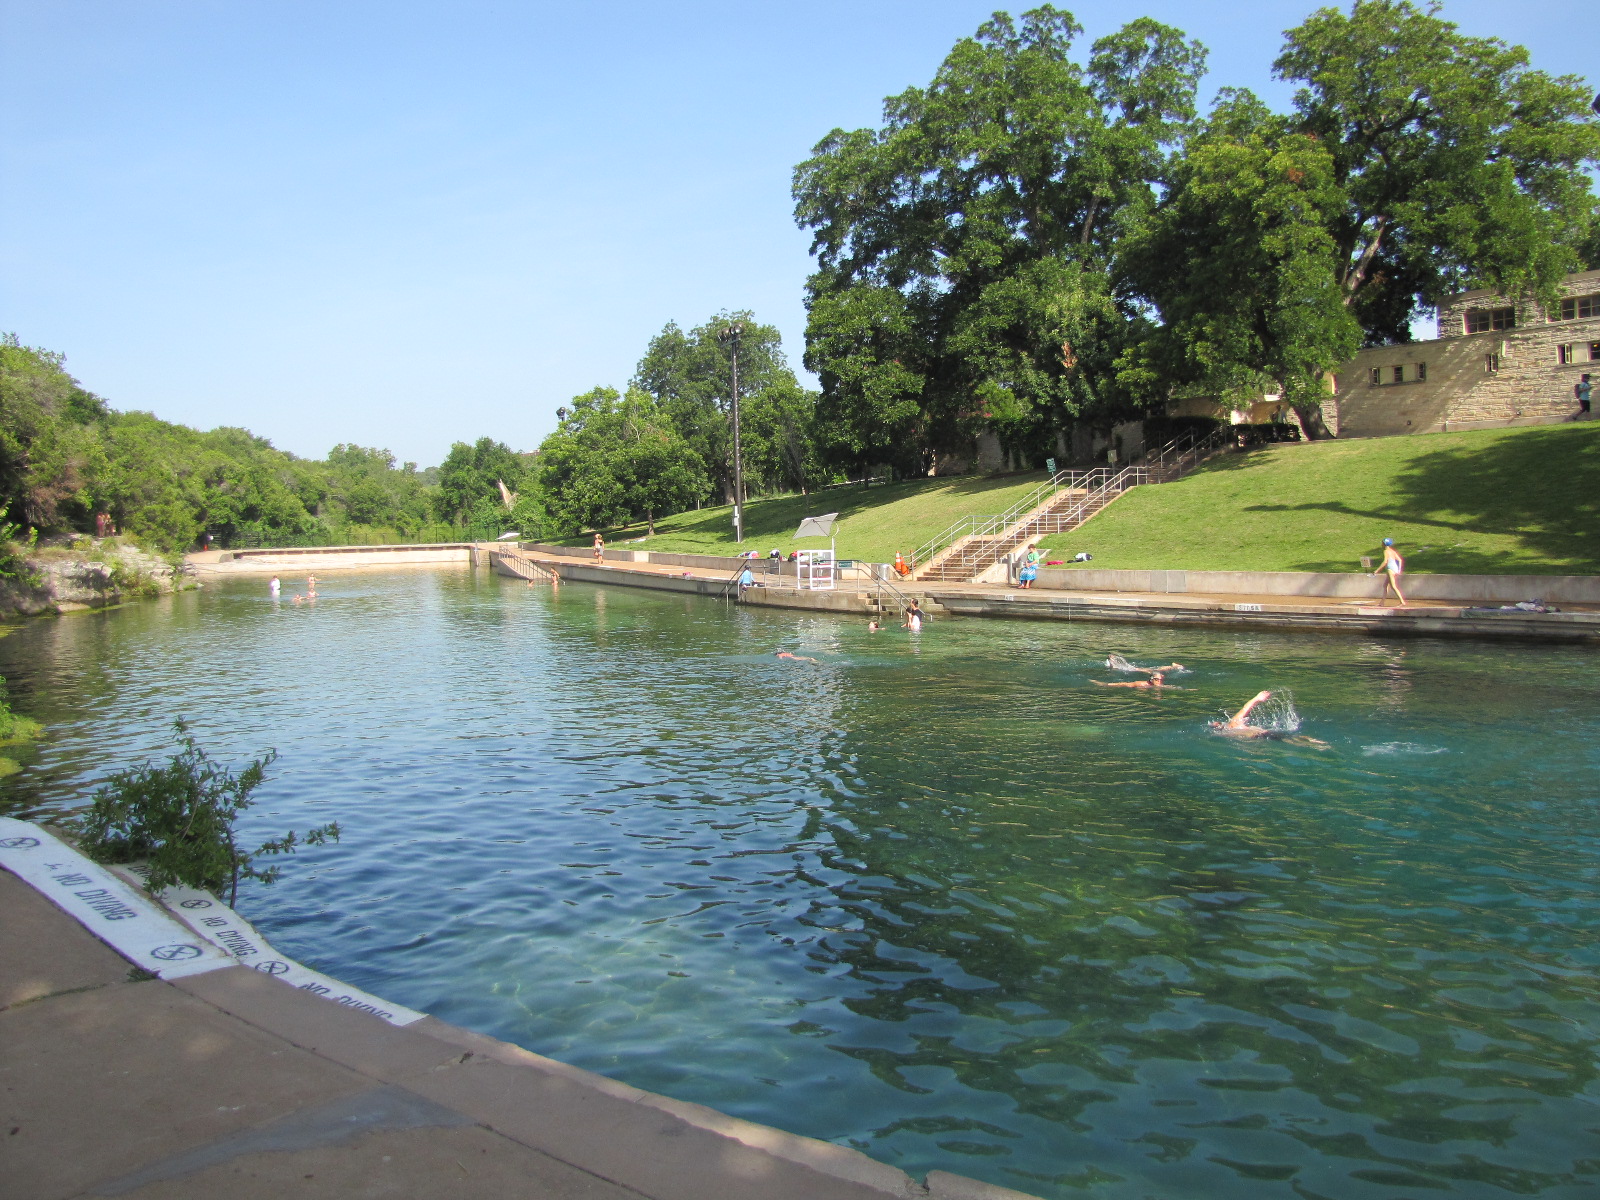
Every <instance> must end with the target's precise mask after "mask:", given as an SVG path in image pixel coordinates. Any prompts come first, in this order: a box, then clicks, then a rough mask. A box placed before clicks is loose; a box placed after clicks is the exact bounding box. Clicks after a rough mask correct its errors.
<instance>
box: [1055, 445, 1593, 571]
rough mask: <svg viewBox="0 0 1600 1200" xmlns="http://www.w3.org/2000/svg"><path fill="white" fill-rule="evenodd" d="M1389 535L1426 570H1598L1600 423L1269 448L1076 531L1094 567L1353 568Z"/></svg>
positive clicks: (1122, 504)
mask: <svg viewBox="0 0 1600 1200" xmlns="http://www.w3.org/2000/svg"><path fill="white" fill-rule="evenodd" d="M1385 537H1392V538H1394V540H1395V542H1396V544H1397V546H1398V548H1399V549H1400V552H1401V553H1402V554H1403V555H1404V556H1405V559H1406V569H1407V570H1410V571H1418V572H1427V573H1434V574H1455V573H1464V574H1481V575H1515V574H1523V573H1527V574H1541V575H1593V574H1600V423H1587V422H1585V423H1582V424H1568V425H1542V426H1533V427H1530V428H1525V429H1492V430H1478V431H1474V432H1470V433H1430V434H1413V435H1411V436H1407V437H1392V438H1373V439H1366V440H1359V441H1331V442H1312V443H1309V444H1293V445H1284V446H1274V447H1267V448H1263V449H1260V450H1254V451H1251V452H1249V453H1248V454H1236V455H1228V456H1226V457H1223V458H1220V459H1216V460H1213V461H1212V462H1211V463H1209V464H1207V465H1206V466H1205V467H1204V468H1203V469H1201V470H1200V471H1197V472H1196V473H1195V474H1193V475H1190V476H1189V477H1188V478H1186V479H1182V480H1179V481H1178V482H1176V483H1169V484H1162V485H1160V486H1156V487H1140V488H1135V489H1134V490H1133V491H1131V492H1129V493H1128V494H1127V495H1125V496H1122V497H1121V498H1119V499H1118V500H1117V501H1116V503H1114V504H1112V505H1111V506H1110V507H1109V508H1107V509H1106V510H1105V511H1104V512H1102V513H1101V514H1100V515H1098V516H1096V517H1095V518H1094V519H1093V520H1091V521H1090V522H1089V523H1088V524H1087V525H1085V526H1084V527H1083V528H1082V529H1081V530H1079V531H1077V532H1076V533H1072V534H1067V535H1063V536H1062V537H1060V538H1056V539H1053V540H1052V545H1051V549H1052V550H1053V551H1056V552H1057V553H1056V555H1054V556H1055V557H1064V556H1065V555H1067V554H1071V553H1075V552H1076V551H1079V550H1087V551H1089V552H1090V553H1092V554H1093V555H1094V565H1095V566H1096V567H1109V568H1126V569H1132V570H1145V569H1157V570H1159V569H1179V570H1183V569H1187V570H1195V571H1240V570H1247V571H1252V570H1253V571H1350V570H1356V569H1358V568H1359V565H1360V562H1359V560H1360V558H1361V556H1362V555H1364V554H1365V555H1371V556H1373V557H1374V558H1376V557H1377V556H1379V555H1380V554H1381V553H1382V542H1383V539H1384V538H1385Z"/></svg>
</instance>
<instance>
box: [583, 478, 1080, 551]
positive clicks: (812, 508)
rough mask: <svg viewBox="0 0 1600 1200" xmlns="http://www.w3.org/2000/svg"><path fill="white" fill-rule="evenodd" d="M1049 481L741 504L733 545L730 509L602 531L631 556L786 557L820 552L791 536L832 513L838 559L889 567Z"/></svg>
mask: <svg viewBox="0 0 1600 1200" xmlns="http://www.w3.org/2000/svg"><path fill="white" fill-rule="evenodd" d="M1048 478H1049V476H1048V475H1047V474H1046V473H1045V472H1043V471H1032V472H1028V473H1026V474H1019V475H1001V476H983V475H962V476H957V477H955V478H951V479H927V480H915V481H913V482H910V483H889V484H883V485H881V486H877V487H871V488H857V487H850V488H830V489H828V490H827V491H823V492H815V493H813V494H811V495H809V496H780V497H778V498H776V499H772V500H752V501H750V502H749V503H748V504H746V505H745V514H744V515H745V524H744V528H745V539H744V545H743V546H740V545H738V544H737V543H735V542H734V540H733V509H732V508H729V507H727V506H723V507H719V508H702V509H700V510H698V511H695V512H686V513H678V514H677V515H676V516H671V517H666V518H664V519H662V520H660V521H657V522H656V534H655V536H654V537H645V536H644V526H643V525H635V526H633V527H632V528H631V529H608V530H605V531H604V532H605V539H606V544H607V545H608V546H615V547H617V548H619V549H629V550H664V551H678V552H681V553H687V554H737V553H739V551H741V550H759V551H760V552H761V553H762V554H765V553H766V552H767V551H769V550H771V549H772V548H773V547H774V546H776V547H777V548H778V549H780V550H782V551H783V552H784V553H785V554H788V553H789V551H790V550H806V549H811V550H825V549H827V547H828V542H827V539H826V538H806V539H805V540H804V541H796V540H795V539H794V537H793V534H794V531H795V529H796V528H798V527H799V525H800V522H801V520H802V519H803V518H805V517H814V516H819V515H820V514H822V513H830V512H837V513H838V514H839V520H838V521H837V522H836V523H835V524H834V527H833V529H834V534H835V536H836V537H837V539H838V551H839V557H840V558H859V559H865V560H866V561H868V562H892V561H894V556H895V554H896V553H897V552H898V553H903V554H910V553H911V552H913V551H914V550H916V549H917V547H919V546H921V545H922V544H923V543H924V542H926V541H927V540H928V539H929V538H931V537H933V536H934V535H935V534H938V533H941V532H943V531H944V530H945V529H946V528H948V527H949V526H950V525H951V524H952V523H953V522H954V521H956V520H957V519H958V518H960V517H965V516H968V515H970V514H972V513H984V514H993V515H998V514H1000V513H1003V512H1005V511H1007V510H1008V509H1009V508H1010V507H1011V506H1012V505H1013V504H1015V503H1017V501H1019V500H1021V499H1022V498H1023V497H1024V496H1026V495H1027V494H1028V493H1029V492H1031V491H1032V490H1033V489H1034V488H1036V487H1038V486H1039V485H1040V484H1041V483H1043V482H1044V481H1045V480H1046V479H1048ZM592 540H593V536H592V535H585V536H583V537H576V538H568V539H566V540H565V543H564V544H566V545H571V546H579V545H587V544H588V543H589V542H590V541H592Z"/></svg>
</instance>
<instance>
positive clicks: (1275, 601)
mask: <svg viewBox="0 0 1600 1200" xmlns="http://www.w3.org/2000/svg"><path fill="white" fill-rule="evenodd" d="M523 553H524V554H525V555H526V557H528V558H530V559H532V560H534V561H536V562H539V563H540V564H541V565H543V566H546V567H548V568H550V569H551V570H556V571H558V572H559V573H560V575H561V577H562V578H563V579H566V580H570V581H573V582H582V583H603V584H614V585H617V586H621V587H643V588H651V589H655V590H661V591H676V592H685V593H690V594H694V595H702V596H721V595H727V594H728V592H729V588H728V581H729V576H728V573H727V572H723V571H711V570H707V569H704V568H699V569H696V568H683V567H677V566H665V565H659V564H655V563H640V562H633V563H618V562H605V563H595V562H584V561H581V560H575V559H572V558H564V557H558V556H554V555H541V554H537V553H531V552H527V551H524V552H523ZM761 565H762V563H761V562H760V560H757V561H756V562H755V563H753V564H752V566H753V567H755V568H757V569H758V574H757V576H756V577H757V579H760V578H761V575H760V574H759V568H760V566H761ZM895 587H896V588H897V589H898V590H899V591H901V592H903V593H905V594H906V595H908V596H914V597H916V598H917V599H918V601H919V602H920V603H921V604H922V605H923V607H924V608H927V609H929V610H931V611H932V612H934V613H935V614H938V613H946V614H953V615H956V616H970V617H1001V618H1029V619H1035V620H1067V621H1098V622H1111V623H1124V624H1161V625H1172V626H1181V627H1189V628H1205V627H1226V628H1235V629H1239V628H1245V629H1263V628H1265V629H1277V630H1291V631H1310V632H1323V633H1357V634H1377V635H1382V636H1401V637H1458V638H1459V637H1466V638H1482V639H1489V640H1504V639H1510V640H1516V641H1539V642H1567V643H1572V642H1580V643H1581V642H1597V641H1600V611H1596V609H1595V607H1594V606H1592V605H1562V606H1561V608H1562V609H1563V611H1561V612H1557V613H1529V612H1519V611H1510V612H1486V611H1474V610H1473V609H1471V608H1469V607H1466V606H1463V605H1462V604H1461V603H1459V602H1455V603H1452V602H1449V601H1438V600H1419V601H1417V602H1416V603H1414V604H1408V605H1406V606H1405V607H1403V608H1401V607H1392V606H1386V605H1384V604H1382V603H1381V602H1378V601H1374V600H1372V599H1370V598H1356V599H1348V598H1340V597H1333V596H1292V595H1282V594H1258V593H1243V592H1240V593H1233V592H1216V593H1208V594H1194V593H1173V592H1146V591H1095V590H1089V589H1085V590H1083V591H1075V590H1067V589H1061V588H1053V589H1044V588H1035V589H1031V590H1028V591H1021V590H1019V589H1017V588H1012V587H1008V586H1006V585H1004V584H995V583H961V584H943V583H913V582H904V581H902V582H897V583H896V584H895ZM876 590H877V589H876V585H875V584H873V583H871V582H870V581H865V580H862V581H855V580H841V581H840V583H839V586H838V587H837V588H836V589H835V590H833V591H820V592H810V591H801V590H799V589H797V588H795V587H794V586H793V585H792V583H791V584H790V585H789V586H774V587H756V588H751V589H749V590H748V591H747V592H746V593H745V595H744V597H743V598H742V599H740V600H739V603H742V604H753V605H761V606H766V607H776V608H801V609H812V610H816V611H824V612H838V613H850V614H854V615H858V616H863V617H865V616H867V615H869V613H870V612H871V611H872V608H871V604H870V600H871V598H872V596H873V595H874V593H875V591H876Z"/></svg>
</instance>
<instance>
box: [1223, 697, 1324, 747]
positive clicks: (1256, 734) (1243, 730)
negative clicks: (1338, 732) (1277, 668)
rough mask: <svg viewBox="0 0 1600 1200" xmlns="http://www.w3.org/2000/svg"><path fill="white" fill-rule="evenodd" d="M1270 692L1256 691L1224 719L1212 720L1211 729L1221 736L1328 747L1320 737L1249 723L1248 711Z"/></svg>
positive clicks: (1263, 699)
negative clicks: (1242, 705)
mask: <svg viewBox="0 0 1600 1200" xmlns="http://www.w3.org/2000/svg"><path fill="white" fill-rule="evenodd" d="M1271 695H1272V693H1271V692H1257V693H1256V694H1255V695H1254V696H1252V697H1250V699H1249V700H1248V701H1246V702H1245V706H1244V707H1243V708H1241V709H1240V710H1239V711H1238V712H1236V713H1234V714H1233V716H1231V717H1229V718H1228V719H1227V720H1226V721H1212V722H1211V731H1212V732H1213V733H1220V734H1221V735H1222V736H1223V737H1233V738H1273V739H1274V740H1276V741H1282V742H1288V743H1289V744H1290V745H1292V746H1315V747H1316V748H1318V749H1319V750H1326V749H1328V743H1327V742H1325V741H1323V740H1322V739H1320V738H1314V737H1306V736H1305V735H1304V734H1290V733H1289V731H1288V730H1283V729H1265V728H1263V727H1262V726H1260V725H1252V724H1250V712H1251V710H1252V709H1254V708H1255V707H1256V705H1258V704H1260V703H1262V702H1263V701H1265V700H1267V699H1269V698H1270V697H1271Z"/></svg>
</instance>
